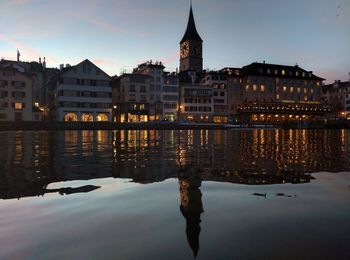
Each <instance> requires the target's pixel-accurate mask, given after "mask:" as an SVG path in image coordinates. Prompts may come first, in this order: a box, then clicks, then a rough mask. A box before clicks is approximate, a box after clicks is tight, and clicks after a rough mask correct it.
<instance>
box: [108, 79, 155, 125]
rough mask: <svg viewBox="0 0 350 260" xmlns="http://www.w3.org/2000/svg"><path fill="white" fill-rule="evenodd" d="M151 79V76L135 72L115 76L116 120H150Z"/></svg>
mask: <svg viewBox="0 0 350 260" xmlns="http://www.w3.org/2000/svg"><path fill="white" fill-rule="evenodd" d="M151 79H152V77H151V76H148V75H143V74H135V73H132V74H123V75H122V76H120V77H114V78H113V81H112V86H113V118H114V121H115V122H118V123H141V122H148V121H149V118H150V93H151V92H150V91H149V90H150V85H151ZM153 116H154V115H153Z"/></svg>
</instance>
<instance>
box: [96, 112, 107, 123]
mask: <svg viewBox="0 0 350 260" xmlns="http://www.w3.org/2000/svg"><path fill="white" fill-rule="evenodd" d="M96 121H97V122H108V116H107V115H106V114H98V115H97V117H96Z"/></svg>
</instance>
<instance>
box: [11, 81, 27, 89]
mask: <svg viewBox="0 0 350 260" xmlns="http://www.w3.org/2000/svg"><path fill="white" fill-rule="evenodd" d="M11 85H12V86H13V87H15V88H23V87H25V86H26V83H25V82H24V81H12V83H11Z"/></svg>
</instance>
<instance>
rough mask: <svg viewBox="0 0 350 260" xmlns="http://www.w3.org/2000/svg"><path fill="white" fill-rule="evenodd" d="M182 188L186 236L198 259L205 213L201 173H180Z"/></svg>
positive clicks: (185, 170)
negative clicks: (202, 217)
mask: <svg viewBox="0 0 350 260" xmlns="http://www.w3.org/2000/svg"><path fill="white" fill-rule="evenodd" d="M178 178H179V186H180V199H181V205H180V211H181V213H182V215H183V216H184V217H185V219H186V236H187V241H188V244H189V245H190V247H191V249H192V252H193V255H194V256H195V257H196V256H197V254H198V251H199V235H200V232H201V227H200V223H201V214H202V213H203V205H202V193H201V191H200V189H199V188H200V186H201V183H202V180H201V176H200V171H198V172H190V170H188V169H181V170H180V171H179V176H178Z"/></svg>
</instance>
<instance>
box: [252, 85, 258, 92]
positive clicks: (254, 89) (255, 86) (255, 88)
mask: <svg viewBox="0 0 350 260" xmlns="http://www.w3.org/2000/svg"><path fill="white" fill-rule="evenodd" d="M253 91H254V92H257V91H258V85H256V84H254V85H253Z"/></svg>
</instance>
